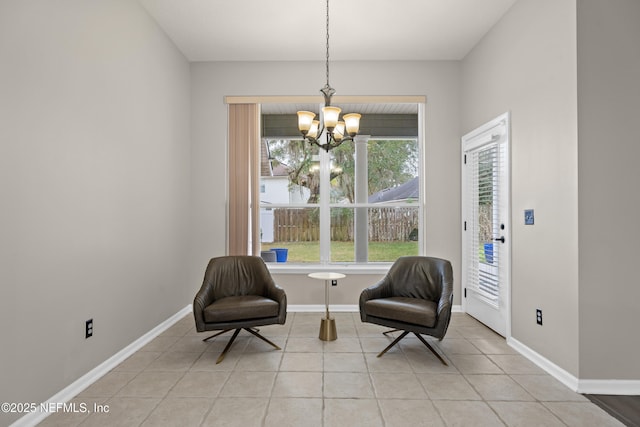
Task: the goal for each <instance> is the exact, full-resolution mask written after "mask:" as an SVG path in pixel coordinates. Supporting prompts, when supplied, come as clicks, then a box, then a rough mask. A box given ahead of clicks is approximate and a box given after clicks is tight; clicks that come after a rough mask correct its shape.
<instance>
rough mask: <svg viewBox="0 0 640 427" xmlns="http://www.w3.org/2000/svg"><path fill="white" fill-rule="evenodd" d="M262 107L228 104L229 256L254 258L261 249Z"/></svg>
mask: <svg viewBox="0 0 640 427" xmlns="http://www.w3.org/2000/svg"><path fill="white" fill-rule="evenodd" d="M259 129H260V108H259V106H258V105H257V104H230V105H229V159H228V160H229V191H228V194H229V205H228V218H229V221H228V224H229V229H228V236H227V239H228V242H229V250H228V252H229V255H252V254H258V253H259V250H260V239H259V234H258V226H259V222H258V221H259V218H258V213H257V212H256V214H255V215H252V206H258V203H259V192H258V190H259V188H258V185H259V176H258V174H257V172H256V171H258V170H259V168H258V166H259V164H258V163H259V161H260V159H259V153H260V152H259V141H260V132H259Z"/></svg>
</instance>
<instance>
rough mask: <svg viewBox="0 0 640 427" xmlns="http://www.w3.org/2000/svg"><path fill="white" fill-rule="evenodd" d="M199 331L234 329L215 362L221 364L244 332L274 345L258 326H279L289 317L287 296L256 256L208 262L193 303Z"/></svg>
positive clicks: (215, 259)
mask: <svg viewBox="0 0 640 427" xmlns="http://www.w3.org/2000/svg"><path fill="white" fill-rule="evenodd" d="M193 315H194V317H195V321H196V330H197V331H198V332H204V331H216V330H218V331H221V332H218V333H216V334H214V335H211V336H210V337H207V338H205V339H204V340H203V341H207V340H209V339H211V338H214V337H217V336H218V335H221V334H223V333H225V332H228V331H230V330H232V329H235V332H234V333H233V336H232V337H231V339H230V340H229V342H228V343H227V346H226V347H225V349H224V350H223V351H222V353H221V354H220V356H219V357H218V360H217V361H216V363H220V362H222V360H223V359H224V356H225V355H226V354H227V351H228V350H229V348H231V344H233V341H234V340H235V339H236V337H237V336H238V333H240V330H241V329H244V330H246V331H247V332H249V333H251V334H252V335H254V336H256V337H258V338H260V339H261V340H263V341H265V342H267V343H269V344H271V345H272V346H273V347H275V348H276V349H277V350H280V347H278V346H277V345H275V344H274V343H272V342H271V341H269V340H268V339H266V338H265V337H263V336H262V335H260V334H259V333H258V330H257V329H255V328H256V326H264V325H272V324H280V325H283V324H284V322H285V321H286V318H287V296H286V294H285V292H284V290H283V289H282V288H280V287H278V286H277V285H276V284H275V283H274V282H273V278H272V277H271V274H270V273H269V270H268V269H267V266H266V265H265V263H264V261H263V260H262V259H261V258H259V257H255V256H222V257H217V258H212V259H211V260H210V261H209V265H208V266H207V270H206V272H205V275H204V281H203V283H202V287H201V288H200V290H199V291H198V293H197V294H196V296H195V298H194V301H193Z"/></svg>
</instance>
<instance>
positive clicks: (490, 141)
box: [462, 113, 511, 336]
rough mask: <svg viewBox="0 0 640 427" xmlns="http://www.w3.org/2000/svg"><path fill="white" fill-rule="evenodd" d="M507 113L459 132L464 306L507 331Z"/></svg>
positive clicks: (508, 252) (486, 321) (508, 240)
mask: <svg viewBox="0 0 640 427" xmlns="http://www.w3.org/2000/svg"><path fill="white" fill-rule="evenodd" d="M509 129H510V125H509V114H508V113H505V114H502V115H501V116H499V117H497V118H495V119H494V120H492V121H490V122H489V123H486V124H485V125H483V126H481V127H479V128H478V129H476V130H474V131H472V132H470V133H468V134H466V135H465V136H463V137H462V162H463V164H462V221H463V224H462V227H463V231H462V289H463V307H464V309H465V311H466V312H467V313H468V314H470V315H471V316H473V317H475V318H476V319H478V320H479V321H480V322H482V323H484V324H485V325H487V326H489V327H490V328H491V329H493V330H494V331H496V332H497V333H499V334H500V335H502V336H507V333H510V270H511V268H510V266H511V256H510V254H511V250H510V247H511V239H510V231H509V230H510V223H509V217H510V206H511V203H510V189H509V165H510V156H509Z"/></svg>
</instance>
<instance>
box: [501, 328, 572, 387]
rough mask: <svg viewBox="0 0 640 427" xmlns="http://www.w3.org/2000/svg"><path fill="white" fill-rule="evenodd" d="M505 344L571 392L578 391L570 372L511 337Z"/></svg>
mask: <svg viewBox="0 0 640 427" xmlns="http://www.w3.org/2000/svg"><path fill="white" fill-rule="evenodd" d="M507 344H508V345H510V346H511V347H513V348H514V349H515V350H517V351H518V352H519V353H520V354H522V355H523V356H524V357H526V358H527V359H529V360H530V361H532V362H533V363H535V364H536V365H537V366H539V367H540V368H541V369H543V370H544V371H546V372H547V373H548V374H549V375H551V376H552V377H554V378H555V379H557V380H558V381H560V382H561V383H562V384H564V385H566V386H567V387H569V388H570V389H571V390H573V391H578V378H576V377H575V376H574V375H573V374H571V373H570V372H568V371H566V370H564V369H563V368H561V367H560V366H558V365H556V364H555V363H553V362H552V361H550V360H549V359H547V358H546V357H544V356H542V355H540V354H539V353H537V352H535V351H533V350H532V349H530V348H529V347H527V346H526V345H524V344H522V343H521V342H520V341H518V340H517V339H515V338H513V337H508V338H507Z"/></svg>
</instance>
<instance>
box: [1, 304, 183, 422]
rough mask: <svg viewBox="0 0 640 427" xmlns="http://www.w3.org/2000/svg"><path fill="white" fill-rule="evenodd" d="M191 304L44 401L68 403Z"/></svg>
mask: <svg viewBox="0 0 640 427" xmlns="http://www.w3.org/2000/svg"><path fill="white" fill-rule="evenodd" d="M192 310H193V309H192V307H191V304H189V305H188V306H186V307H185V308H183V309H182V310H180V311H178V312H177V313H176V314H174V315H173V316H171V317H170V318H168V319H167V320H165V321H164V322H162V323H160V324H159V325H158V326H156V327H155V328H153V329H152V330H150V331H149V332H147V333H146V334H144V335H143V336H141V337H140V338H138V339H137V340H135V341H134V342H132V343H131V344H129V345H128V346H126V347H125V348H123V349H122V350H120V351H119V352H117V353H116V354H114V355H113V356H111V357H110V358H108V359H107V360H105V361H104V362H102V363H101V364H99V365H98V366H96V367H95V368H93V369H92V370H90V371H89V372H87V373H86V374H84V375H83V376H81V377H80V378H78V379H77V380H76V381H74V382H73V383H71V384H69V385H68V386H67V387H65V388H64V389H62V390H61V391H59V392H58V393H56V394H55V395H54V396H51V398H49V399H48V400H47V401H46V402H43V403H44V404H45V405H47V404H52V405H53V406H54V407H55V404H56V403H66V402H68V401H69V400H71V399H73V398H74V397H75V396H76V395H77V394H78V393H80V392H81V391H83V390H84V389H86V388H87V387H89V386H90V385H91V384H93V383H94V382H96V381H97V380H99V379H100V378H102V376H104V375H105V374H106V373H107V372H109V371H110V370H112V369H113V368H115V367H116V366H118V365H119V364H120V363H122V362H123V361H124V360H125V359H127V357H129V356H131V355H132V354H133V353H135V352H136V351H138V350H140V349H141V348H142V347H144V346H145V345H146V344H148V343H149V342H151V340H153V339H154V338H155V337H157V336H158V335H160V334H161V333H162V332H164V331H166V330H167V329H169V328H170V327H171V326H173V325H174V324H175V323H176V322H177V321H178V320H180V319H182V318H183V317H184V316H185V315H187V314H188V313H191V312H192ZM49 415H50V413H47V412H39V411H36V412H31V413H29V414H27V415H25V416H24V417H22V418H20V419H18V420H16V422H14V423H13V424H11V427H32V426H35V425H37V424H38V423H40V422H42V420H44V419H45V418H47V417H48V416H49Z"/></svg>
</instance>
